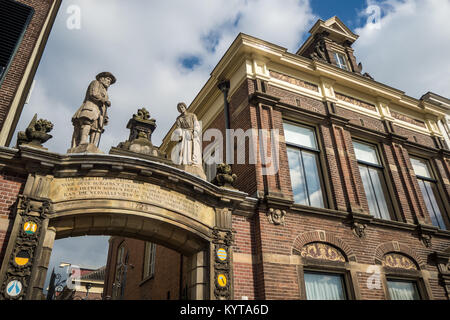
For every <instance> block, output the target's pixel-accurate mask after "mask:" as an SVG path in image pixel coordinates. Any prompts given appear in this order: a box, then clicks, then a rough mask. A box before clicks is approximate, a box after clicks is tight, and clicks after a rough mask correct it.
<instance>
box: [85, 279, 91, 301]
mask: <svg viewBox="0 0 450 320" xmlns="http://www.w3.org/2000/svg"><path fill="white" fill-rule="evenodd" d="M85 287H86V297H84V299H83V300H89V299H88V295H89V289H91V288H92V283H86V285H85Z"/></svg>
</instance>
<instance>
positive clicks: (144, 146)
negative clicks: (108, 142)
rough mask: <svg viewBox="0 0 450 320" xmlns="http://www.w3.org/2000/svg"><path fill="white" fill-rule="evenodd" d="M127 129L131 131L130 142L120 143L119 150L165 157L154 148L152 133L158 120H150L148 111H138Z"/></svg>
mask: <svg viewBox="0 0 450 320" xmlns="http://www.w3.org/2000/svg"><path fill="white" fill-rule="evenodd" d="M127 129H130V136H129V138H128V140H127V141H125V142H121V143H119V145H118V146H117V148H119V149H123V150H128V151H131V152H136V153H140V154H146V155H151V156H155V157H164V156H165V154H164V153H162V152H161V151H160V150H159V149H158V148H157V147H155V146H153V143H152V133H153V132H154V131H155V129H156V120H155V119H152V118H150V113H149V112H148V111H147V109H145V108H141V109H138V111H137V113H136V114H134V115H133V118H131V119H130V121H128V124H127Z"/></svg>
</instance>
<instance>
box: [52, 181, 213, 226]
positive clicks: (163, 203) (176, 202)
mask: <svg viewBox="0 0 450 320" xmlns="http://www.w3.org/2000/svg"><path fill="white" fill-rule="evenodd" d="M50 198H51V199H52V201H53V202H54V203H57V202H63V201H73V200H94V199H107V200H108V199H111V200H127V201H131V203H130V204H129V205H127V206H128V207H130V206H131V209H133V210H139V211H144V212H145V211H151V208H152V207H151V206H150V205H152V206H158V207H160V208H164V209H167V210H170V211H175V212H178V213H181V214H184V215H187V216H190V217H192V218H194V219H196V220H199V221H200V222H203V223H206V224H207V225H213V224H214V209H213V208H211V207H209V206H206V205H204V204H202V203H200V202H198V201H195V200H191V199H189V198H188V197H186V196H185V195H183V194H181V193H178V192H175V191H169V190H165V189H163V188H161V187H160V186H158V185H154V184H150V183H146V182H139V181H132V180H127V179H120V178H106V177H83V178H56V179H54V180H53V181H52V184H51V187H50Z"/></svg>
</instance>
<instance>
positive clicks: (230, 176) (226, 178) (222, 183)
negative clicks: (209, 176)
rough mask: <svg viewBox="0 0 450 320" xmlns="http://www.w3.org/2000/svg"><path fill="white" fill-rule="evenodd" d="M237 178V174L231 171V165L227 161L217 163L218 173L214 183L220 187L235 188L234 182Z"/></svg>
mask: <svg viewBox="0 0 450 320" xmlns="http://www.w3.org/2000/svg"><path fill="white" fill-rule="evenodd" d="M236 179H237V175H236V174H234V173H233V172H232V171H231V166H230V165H229V164H226V163H222V164H218V165H217V174H216V176H215V178H214V179H213V180H212V183H213V184H215V185H216V186H219V187H225V188H231V189H233V184H234V182H235V181H236Z"/></svg>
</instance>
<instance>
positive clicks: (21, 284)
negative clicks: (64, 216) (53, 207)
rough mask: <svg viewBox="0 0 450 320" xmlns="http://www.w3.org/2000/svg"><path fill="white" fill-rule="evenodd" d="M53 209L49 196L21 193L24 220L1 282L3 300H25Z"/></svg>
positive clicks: (21, 214)
mask: <svg viewBox="0 0 450 320" xmlns="http://www.w3.org/2000/svg"><path fill="white" fill-rule="evenodd" d="M49 211H50V202H49V201H47V200H36V199H32V198H29V197H26V196H20V197H19V203H18V206H17V215H18V216H20V217H21V220H22V221H21V223H20V230H19V232H18V234H17V237H16V239H15V243H14V248H13V250H12V253H11V256H9V260H8V265H7V268H6V274H5V278H4V280H3V283H2V284H1V288H0V300H5V299H6V300H22V299H24V297H25V296H26V294H27V290H28V286H29V282H30V281H31V272H32V267H33V261H34V259H35V255H36V250H37V247H38V246H39V241H40V240H39V239H40V236H41V229H42V225H43V222H44V220H45V219H47V214H48V213H49ZM5 258H6V257H5Z"/></svg>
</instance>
